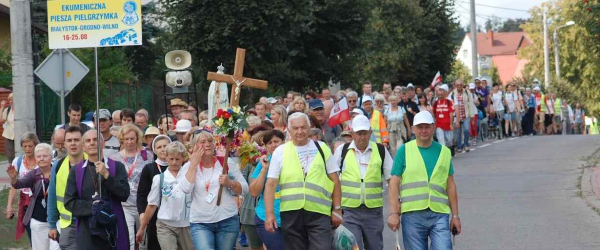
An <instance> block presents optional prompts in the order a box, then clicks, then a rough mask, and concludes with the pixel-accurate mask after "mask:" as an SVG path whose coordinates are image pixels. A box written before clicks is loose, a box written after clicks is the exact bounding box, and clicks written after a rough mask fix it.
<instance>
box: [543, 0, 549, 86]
mask: <svg viewBox="0 0 600 250" xmlns="http://www.w3.org/2000/svg"><path fill="white" fill-rule="evenodd" d="M543 19H544V86H546V89H548V87H550V48H548V6H547V5H546V3H544V14H543Z"/></svg>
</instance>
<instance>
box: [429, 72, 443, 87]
mask: <svg viewBox="0 0 600 250" xmlns="http://www.w3.org/2000/svg"><path fill="white" fill-rule="evenodd" d="M438 83H442V75H441V74H440V72H439V71H438V72H437V74H435V77H434V78H433V81H431V87H432V88H433V87H435V85H436V84H438Z"/></svg>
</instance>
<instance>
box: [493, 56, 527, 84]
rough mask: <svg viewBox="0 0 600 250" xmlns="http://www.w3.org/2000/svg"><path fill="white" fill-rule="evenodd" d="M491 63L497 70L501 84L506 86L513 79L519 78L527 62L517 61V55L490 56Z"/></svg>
mask: <svg viewBox="0 0 600 250" xmlns="http://www.w3.org/2000/svg"><path fill="white" fill-rule="evenodd" d="M492 62H493V63H494V65H495V66H496V68H498V75H499V76H500V81H502V84H504V85H506V84H508V83H510V82H511V81H512V79H513V78H515V77H521V76H522V74H521V71H523V68H525V64H527V60H522V59H519V58H518V56H517V55H497V56H492Z"/></svg>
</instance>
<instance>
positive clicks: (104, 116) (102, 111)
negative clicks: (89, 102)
mask: <svg viewBox="0 0 600 250" xmlns="http://www.w3.org/2000/svg"><path fill="white" fill-rule="evenodd" d="M99 112H100V116H99V118H98V119H106V120H110V119H112V115H111V114H110V111H108V109H100V110H99ZM93 118H94V119H96V112H94V115H93Z"/></svg>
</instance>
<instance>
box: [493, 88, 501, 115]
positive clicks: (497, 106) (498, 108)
mask: <svg viewBox="0 0 600 250" xmlns="http://www.w3.org/2000/svg"><path fill="white" fill-rule="evenodd" d="M492 102H493V104H494V111H503V110H504V103H502V91H498V93H496V94H492Z"/></svg>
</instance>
